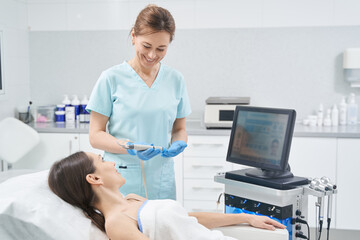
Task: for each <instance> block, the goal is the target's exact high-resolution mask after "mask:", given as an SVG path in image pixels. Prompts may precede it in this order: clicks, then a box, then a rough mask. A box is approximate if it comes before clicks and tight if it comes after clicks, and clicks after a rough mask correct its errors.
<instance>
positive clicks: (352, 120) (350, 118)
mask: <svg viewBox="0 0 360 240" xmlns="http://www.w3.org/2000/svg"><path fill="white" fill-rule="evenodd" d="M357 114H358V105H357V104H356V102H355V94H354V93H351V94H350V97H349V101H348V105H347V122H348V124H349V125H355V124H357Z"/></svg>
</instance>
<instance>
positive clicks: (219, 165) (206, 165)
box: [192, 164, 223, 168]
mask: <svg viewBox="0 0 360 240" xmlns="http://www.w3.org/2000/svg"><path fill="white" fill-rule="evenodd" d="M192 166H193V167H211V168H215V167H216V168H222V167H223V165H221V164H218V165H216V164H193V165H192Z"/></svg>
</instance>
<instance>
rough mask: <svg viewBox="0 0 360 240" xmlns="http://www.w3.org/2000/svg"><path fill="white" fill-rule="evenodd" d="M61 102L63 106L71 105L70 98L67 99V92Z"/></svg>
mask: <svg viewBox="0 0 360 240" xmlns="http://www.w3.org/2000/svg"><path fill="white" fill-rule="evenodd" d="M62 104H64V105H65V107H68V106H70V105H71V101H70V99H69V97H68V95H67V94H65V95H64V100H63V101H62Z"/></svg>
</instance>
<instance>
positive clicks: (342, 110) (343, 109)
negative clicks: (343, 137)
mask: <svg viewBox="0 0 360 240" xmlns="http://www.w3.org/2000/svg"><path fill="white" fill-rule="evenodd" d="M339 118H340V119H339V123H340V125H346V123H347V121H346V120H347V104H346V100H345V96H343V97H342V99H341V103H340V106H339Z"/></svg>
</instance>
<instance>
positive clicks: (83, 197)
mask: <svg viewBox="0 0 360 240" xmlns="http://www.w3.org/2000/svg"><path fill="white" fill-rule="evenodd" d="M94 172H95V166H94V163H93V161H92V160H91V159H89V157H88V156H87V155H86V153H84V152H77V153H74V154H72V155H70V156H68V157H66V158H64V159H62V160H60V161H57V162H55V163H54V164H53V166H52V167H51V169H50V172H49V178H48V184H49V187H50V189H51V190H52V191H53V192H54V193H55V194H56V195H58V196H59V197H60V198H61V199H62V200H64V201H65V202H67V203H70V204H71V205H73V206H76V207H79V208H81V209H82V210H83V211H84V213H85V215H86V216H87V217H89V218H90V219H91V220H92V222H93V223H94V224H95V225H96V226H97V227H98V228H100V230H102V231H103V232H105V218H104V216H103V215H102V214H101V213H99V212H97V211H95V209H94V207H93V206H94V204H95V203H96V202H97V197H96V195H95V193H94V191H93V190H92V188H91V185H90V184H89V183H88V182H87V181H86V175H88V174H90V173H94Z"/></svg>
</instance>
